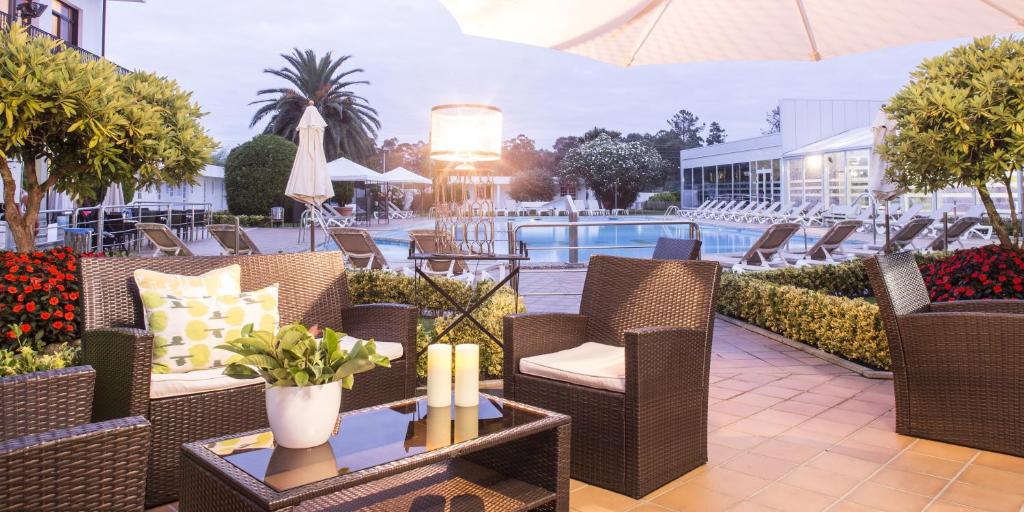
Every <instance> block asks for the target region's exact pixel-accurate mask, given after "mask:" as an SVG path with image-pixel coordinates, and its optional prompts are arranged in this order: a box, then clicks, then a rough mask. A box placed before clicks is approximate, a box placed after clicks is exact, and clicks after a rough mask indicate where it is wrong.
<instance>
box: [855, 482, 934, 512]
mask: <svg viewBox="0 0 1024 512" xmlns="http://www.w3.org/2000/svg"><path fill="white" fill-rule="evenodd" d="M846 499H847V500H848V501H852V502H854V503H859V504H861V505H865V506H868V507H872V508H877V509H879V510H884V511H886V512H918V511H920V510H924V507H925V506H927V505H928V503H929V502H930V501H931V500H930V499H929V498H926V497H924V496H919V495H917V494H910V493H908V492H904V491H900V490H897V489H893V488H891V487H885V486H883V485H879V484H876V483H872V482H865V483H864V484H863V485H861V486H860V487H858V488H857V489H856V490H855V491H853V492H852V493H850V495H849V496H848V497H847V498H846Z"/></svg>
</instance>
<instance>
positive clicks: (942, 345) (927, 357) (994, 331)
mask: <svg viewBox="0 0 1024 512" xmlns="http://www.w3.org/2000/svg"><path fill="white" fill-rule="evenodd" d="M897 321H898V322H899V326H900V333H901V334H902V337H903V351H904V357H905V359H906V365H907V368H908V370H909V371H910V372H911V373H913V372H914V371H915V368H914V366H915V363H917V364H920V363H921V362H922V361H928V362H931V363H935V364H936V365H942V366H944V367H948V368H952V367H953V366H962V367H970V368H972V371H974V372H980V373H982V374H985V373H986V372H988V373H990V374H992V375H997V374H998V373H992V372H996V371H997V370H992V369H990V368H1002V369H1012V370H1011V371H1014V372H1022V370H1021V368H1024V337H1022V336H1021V333H1024V315H1014V314H1005V313H975V312H967V313H913V314H909V315H902V316H899V317H897ZM1018 375H1021V373H1018Z"/></svg>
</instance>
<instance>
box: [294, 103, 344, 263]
mask: <svg viewBox="0 0 1024 512" xmlns="http://www.w3.org/2000/svg"><path fill="white" fill-rule="evenodd" d="M325 128H327V122H326V121H324V118H323V116H321V115H320V112H317V110H316V107H314V106H313V102H312V101H311V102H309V106H308V107H306V111H305V112H303V113H302V118H301V119H299V126H298V131H299V150H298V151H297V152H296V153H295V162H293V163H292V173H291V175H290V176H288V186H287V187H285V189H284V193H285V195H286V196H288V197H290V198H292V199H294V200H296V201H299V202H300V203H304V204H306V205H308V206H309V208H310V210H313V211H311V212H310V213H311V215H310V225H309V250H310V251H315V250H316V240H315V234H316V229H315V225H316V222H314V220H315V218H316V215H314V214H313V212H314V211H316V210H317V209H319V208H320V205H321V204H323V202H324V201H326V200H328V199H330V198H332V197H334V186H333V185H332V184H331V177H330V175H329V174H328V172H327V157H326V156H325V155H324V129H325Z"/></svg>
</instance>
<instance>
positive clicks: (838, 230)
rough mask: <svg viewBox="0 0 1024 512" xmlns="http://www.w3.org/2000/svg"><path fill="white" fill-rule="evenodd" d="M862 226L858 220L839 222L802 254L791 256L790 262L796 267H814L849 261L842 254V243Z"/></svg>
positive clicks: (848, 257) (846, 256) (847, 257)
mask: <svg viewBox="0 0 1024 512" xmlns="http://www.w3.org/2000/svg"><path fill="white" fill-rule="evenodd" d="M861 224H863V223H862V222H861V221H859V220H855V219H848V220H841V221H839V222H836V223H835V224H833V225H832V227H830V228H828V231H826V232H825V234H824V235H822V236H821V238H819V239H818V241H817V242H815V243H814V245H813V246H811V248H810V249H808V250H807V252H806V253H803V254H793V255H791V256H793V258H792V260H791V261H793V263H794V264H796V266H798V267H801V266H805V265H814V264H821V263H837V262H840V261H846V260H848V259H850V257H851V256H848V255H846V254H844V253H843V243H844V242H846V241H847V240H848V239H849V238H850V237H851V236H853V234H854V233H855V232H857V228H859V227H860V226H861Z"/></svg>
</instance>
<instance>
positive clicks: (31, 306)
mask: <svg viewBox="0 0 1024 512" xmlns="http://www.w3.org/2000/svg"><path fill="white" fill-rule="evenodd" d="M35 310H36V303H35V302H29V303H28V304H25V311H28V312H29V313H32V312H34V311H35Z"/></svg>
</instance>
